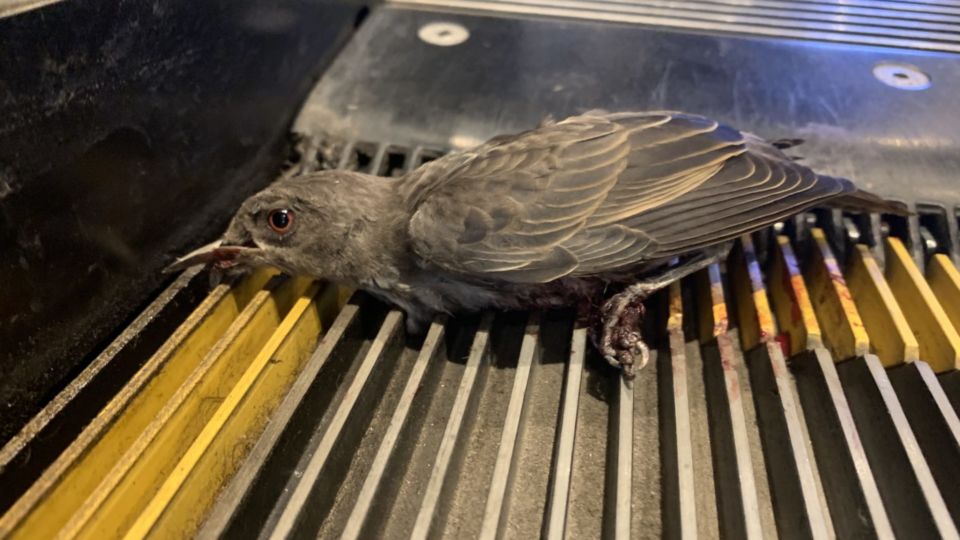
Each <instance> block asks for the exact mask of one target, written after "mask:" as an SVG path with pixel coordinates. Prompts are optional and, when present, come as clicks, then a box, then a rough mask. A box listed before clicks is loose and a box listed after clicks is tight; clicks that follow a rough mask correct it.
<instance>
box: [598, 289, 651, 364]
mask: <svg viewBox="0 0 960 540" xmlns="http://www.w3.org/2000/svg"><path fill="white" fill-rule="evenodd" d="M601 313H602V315H603V321H602V330H601V338H600V343H599V344H598V345H599V346H598V348H599V349H600V353H601V354H603V358H604V359H605V360H606V361H607V363H609V364H610V365H611V366H613V367H615V368H618V369H621V370H622V371H623V376H624V378H625V379H627V380H632V379H633V378H634V376H635V370H636V369H642V368H643V367H644V366H646V365H647V362H648V361H649V360H650V349H649V348H648V347H647V345H646V343H644V342H643V336H642V335H641V334H640V321H641V320H642V319H643V315H644V307H643V296H640V295H631V294H623V295H617V296H614V297H613V298H611V299H610V300H608V301H607V302H606V303H605V304H604V305H603V308H602V309H601Z"/></svg>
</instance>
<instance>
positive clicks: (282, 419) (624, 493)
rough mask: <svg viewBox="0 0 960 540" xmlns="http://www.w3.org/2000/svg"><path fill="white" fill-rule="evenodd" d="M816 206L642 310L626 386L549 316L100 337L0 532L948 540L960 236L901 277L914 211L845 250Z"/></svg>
mask: <svg viewBox="0 0 960 540" xmlns="http://www.w3.org/2000/svg"><path fill="white" fill-rule="evenodd" d="M438 154H439V153H438V152H435V151H429V150H425V149H420V148H418V149H403V148H400V147H396V146H391V145H388V144H379V145H377V144H369V143H358V144H349V145H347V146H346V147H345V148H344V149H343V151H342V153H341V154H340V155H339V157H338V159H337V164H336V165H338V166H342V167H347V168H360V169H363V170H366V171H375V172H379V173H381V174H385V175H395V173H399V172H402V171H403V170H405V169H407V168H409V167H413V166H416V165H418V164H419V163H421V162H422V161H423V160H424V159H429V158H430V156H435V155H438ZM328 165H331V164H328ZM302 166H303V168H305V169H311V168H314V167H316V166H317V164H316V163H314V162H313V156H309V155H308V156H305V160H304V162H303V164H302ZM390 171H393V173H394V174H391V172H390ZM833 217H834V216H833V215H832V214H829V213H827V214H819V217H811V219H810V220H797V221H796V222H795V223H791V224H785V225H784V227H782V228H781V227H777V228H774V229H773V230H771V231H765V232H764V233H762V234H758V235H754V236H752V237H744V238H742V239H741V240H740V242H739V243H738V246H737V248H736V249H735V250H734V251H733V252H732V253H731V256H730V258H729V259H728V260H727V261H725V262H724V263H723V264H718V265H713V266H711V267H710V268H708V269H706V270H704V271H703V272H701V273H699V274H697V275H694V276H691V277H690V278H689V279H686V280H683V281H682V282H679V283H675V284H674V285H672V286H671V287H670V288H669V289H668V290H665V291H662V293H660V294H658V295H657V296H655V297H654V298H652V299H651V300H650V302H649V303H648V316H647V318H646V320H645V323H644V324H645V328H644V331H645V335H646V337H647V340H648V342H649V343H650V344H651V345H652V349H653V358H652V359H651V362H650V365H648V366H647V367H646V368H645V369H643V370H642V371H640V372H639V374H638V376H637V378H636V380H635V381H633V383H632V384H627V383H625V382H624V381H623V380H622V379H621V378H620V377H619V376H618V375H617V373H616V372H614V371H613V370H612V369H611V368H609V367H608V366H607V365H606V364H605V363H604V362H603V361H602V360H600V359H599V358H598V357H597V354H596V353H595V351H594V350H593V349H592V347H591V346H590V344H589V339H588V332H587V330H586V329H585V328H584V327H583V326H582V325H581V324H580V323H579V322H578V321H577V320H576V319H575V317H574V314H573V313H572V311H569V310H557V311H547V312H529V313H528V312H511V313H495V312H485V313H481V314H473V315H464V316H460V317H456V318H453V319H450V320H447V319H444V318H438V319H437V320H435V321H434V322H433V324H432V325H431V326H430V327H429V329H428V331H427V332H426V334H425V335H423V336H406V335H405V333H404V325H403V315H402V313H401V312H399V311H397V310H395V309H391V308H390V307H389V306H384V305H382V304H380V303H378V302H376V301H374V300H373V299H372V298H369V297H367V296H366V295H364V294H363V293H351V292H350V291H340V290H338V289H336V288H335V287H332V286H327V285H324V284H322V283H314V282H310V281H309V280H304V279H285V278H283V277H282V276H272V275H270V274H269V273H257V274H254V275H252V276H250V277H248V278H246V279H245V280H243V281H240V282H238V283H234V284H225V285H221V286H219V287H218V288H216V289H214V290H213V291H212V292H211V293H210V295H209V296H208V297H207V298H206V299H202V300H201V299H196V301H192V302H186V303H185V304H184V306H185V308H186V310H185V311H184V314H183V317H182V318H181V319H180V323H179V326H178V327H177V328H176V329H175V330H171V331H170V332H171V333H170V336H171V337H170V338H169V339H168V340H167V341H166V343H164V344H163V345H161V346H158V347H157V348H156V349H155V350H152V351H149V352H145V351H142V350H139V349H136V346H135V343H136V340H135V339H130V336H125V337H122V340H121V341H118V343H117V344H116V347H108V348H107V350H106V351H105V353H104V356H103V357H102V358H101V359H100V360H99V361H98V362H95V363H94V364H93V365H92V366H91V368H89V369H90V370H91V371H89V372H88V373H85V374H82V375H81V376H80V377H79V378H78V379H77V382H76V383H75V384H74V385H72V386H71V387H70V388H68V389H67V391H66V392H65V394H64V395H63V396H61V397H59V398H58V399H57V400H55V401H54V404H53V405H51V408H49V409H48V410H47V411H45V412H44V413H42V414H41V416H39V417H38V419H37V420H36V421H35V423H34V424H32V426H33V427H31V428H30V429H28V430H25V431H24V432H23V433H21V435H20V436H18V437H17V438H15V439H14V441H13V442H12V443H11V445H8V446H7V447H5V448H4V449H3V450H2V452H0V457H3V461H2V462H0V463H3V464H5V468H4V469H3V470H2V472H0V474H2V475H10V474H13V472H14V471H19V474H20V477H23V478H26V477H29V476H30V474H31V473H30V472H29V471H30V470H31V469H29V466H30V465H31V463H30V461H29V460H28V459H26V457H24V456H27V455H29V453H30V452H31V451H33V450H35V449H38V448H41V447H43V446H46V447H48V449H47V452H46V455H51V456H52V457H50V458H44V459H47V461H46V462H45V463H44V462H41V463H40V464H39V466H37V464H32V465H34V469H32V470H33V471H35V472H34V473H32V474H33V479H32V481H30V482H24V481H19V483H16V484H10V485H14V486H18V487H20V486H22V488H21V489H20V490H19V493H18V494H17V496H16V500H11V501H10V503H9V504H7V505H6V506H4V507H3V515H2V517H0V537H10V538H36V537H46V536H50V535H53V534H57V533H59V534H61V535H63V536H66V537H84V536H87V537H92V536H97V537H104V536H106V537H126V538H145V537H170V536H176V537H184V536H191V535H196V536H198V537H201V538H237V537H242V538H248V537H261V538H302V537H308V536H310V537H321V538H339V537H346V538H367V537H380V536H382V537H387V538H427V537H481V538H529V537H533V536H545V537H548V538H561V537H572V538H593V537H598V536H609V537H618V538H626V537H631V536H634V537H650V536H668V537H683V538H693V537H706V538H719V537H736V538H739V537H749V538H768V537H783V538H793V537H804V538H832V537H841V538H847V537H852V536H874V537H879V538H893V537H895V536H897V537H915V536H918V537H919V536H922V537H942V538H957V537H958V534H957V528H956V523H957V520H958V518H960V503H958V501H960V497H958V495H960V493H958V492H957V486H958V485H960V483H958V482H957V480H958V477H957V475H958V472H957V471H958V470H960V469H958V467H956V464H957V463H958V459H960V421H958V418H957V406H958V403H960V384H958V382H957V371H956V368H957V366H958V359H960V336H958V335H957V325H958V323H960V311H958V309H960V307H958V306H960V304H958V303H955V302H952V301H950V299H954V298H960V272H958V271H957V268H956V267H955V266H954V264H953V263H952V262H951V260H950V258H949V257H948V255H949V254H950V247H949V246H951V245H955V244H953V243H949V242H948V243H944V242H940V243H939V244H935V245H933V246H932V247H933V248H935V250H934V251H931V252H929V253H928V252H924V251H922V250H921V251H920V253H921V259H922V261H923V262H925V263H926V264H925V271H926V275H924V273H922V272H921V270H920V268H919V267H918V265H917V263H916V262H915V257H914V254H915V251H913V250H911V249H910V248H908V247H907V246H911V247H913V245H911V244H909V242H910V238H911V237H912V233H911V229H910V227H916V226H920V225H919V223H920V222H919V221H918V222H917V223H916V224H914V225H910V224H909V223H908V224H907V225H906V227H907V228H906V229H905V230H904V231H898V229H897V225H896V224H895V223H886V222H885V221H884V220H888V219H889V218H886V217H884V218H881V219H880V220H878V221H877V222H876V223H874V225H876V226H877V227H878V228H879V227H880V225H883V224H884V223H886V225H887V226H886V228H887V229H889V230H890V231H892V232H894V233H900V234H902V235H903V238H905V239H906V240H907V242H908V243H907V245H904V242H903V241H902V239H901V238H898V237H896V236H888V237H886V238H885V239H884V240H883V241H882V242H880V243H878V244H877V245H875V246H867V245H864V244H857V243H855V242H852V241H851V239H856V238H858V237H857V236H856V235H853V234H851V231H852V229H850V230H848V229H846V228H841V229H839V230H838V229H837V228H835V227H833V225H832V223H833V222H832V219H833ZM840 217H843V216H840ZM867 221H868V222H869V220H867ZM925 223H927V225H930V224H931V223H932V222H925ZM934 225H935V224H934ZM822 227H823V228H822ZM950 231H956V228H948V229H946V233H945V234H946V235H947V238H948V239H949V240H951V241H952V240H954V239H953V238H952V237H950V236H949V235H951V234H955V233H953V232H950ZM904 232H905V233H906V234H904ZM941 233H942V231H940V232H937V235H941V236H942V234H941ZM868 236H869V235H866V234H865V235H863V236H862V237H860V238H867V237H868ZM934 236H936V235H934ZM876 238H882V233H880V234H878V236H876ZM831 239H833V241H832V242H831ZM936 250H940V251H941V252H938V251H936ZM876 253H882V254H883V261H884V266H883V269H881V265H880V263H879V262H878V260H877V258H876V257H875V254H876ZM839 254H842V257H843V258H840V257H841V255H839ZM204 279H205V276H204V275H203V273H196V272H190V273H187V274H185V275H184V276H183V277H181V278H180V279H178V280H177V282H176V283H175V284H174V285H173V286H172V288H171V290H170V292H169V294H165V295H161V297H160V299H158V302H160V305H158V306H152V307H151V308H150V309H148V311H149V312H150V313H154V314H156V313H167V311H165V310H164V308H163V306H166V305H172V304H170V303H171V302H176V299H178V298H184V297H185V295H187V294H188V293H190V291H194V290H195V289H196V288H197V287H200V286H201V285H198V284H202V283H203V280H204ZM191 294H193V293H191ZM348 295H350V296H349V300H348ZM187 312H190V314H187ZM170 316H172V315H168V316H167V317H160V316H158V315H157V316H153V317H146V318H145V319H144V320H142V321H140V322H138V323H135V326H134V327H133V328H135V329H136V330H137V331H139V332H148V331H150V329H151V328H152V325H160V324H162V328H169V327H170V326H171V323H170V321H169V320H168V319H169V317H170ZM158 328H160V327H158ZM318 334H319V335H318ZM130 347H134V348H133V349H131V348H130ZM124 351H138V354H146V355H147V356H148V357H149V358H148V359H147V360H146V361H145V362H144V363H143V367H142V368H140V370H139V371H138V372H137V373H136V374H135V375H134V376H133V377H132V378H131V379H130V382H129V383H127V385H126V386H125V387H124V388H123V389H121V390H120V391H119V392H117V393H116V394H115V395H114V396H112V397H111V398H110V399H109V400H108V403H107V404H106V405H105V406H103V407H102V408H101V409H99V412H98V413H97V414H96V416H93V417H87V419H86V420H85V421H84V422H85V423H84V424H83V425H85V426H86V427H84V428H83V429H82V430H80V433H79V434H74V433H68V436H66V437H62V438H57V437H55V436H54V437H50V438H43V437H38V436H37V434H38V433H42V432H43V431H42V426H43V425H47V424H49V423H50V422H54V423H57V422H61V423H63V422H65V421H66V420H67V419H68V418H80V417H81V416H78V414H79V413H77V412H75V409H76V407H74V406H72V405H71V404H72V403H73V401H72V400H71V396H80V397H81V398H82V397H83V396H85V395H86V394H85V390H84V389H85V388H87V385H89V384H91V381H96V380H97V377H98V374H99V373H109V372H110V369H111V367H110V366H112V365H113V362H117V361H119V360H118V359H122V358H124V354H125V353H124ZM126 354H131V353H130V352H128V353H126ZM71 411H72V412H71ZM67 414H70V415H72V416H64V415H67ZM51 445H52V446H51Z"/></svg>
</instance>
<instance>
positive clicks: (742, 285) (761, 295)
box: [728, 235, 777, 351]
mask: <svg viewBox="0 0 960 540" xmlns="http://www.w3.org/2000/svg"><path fill="white" fill-rule="evenodd" d="M728 268H729V269H730V287H731V289H732V290H733V294H734V297H736V298H737V300H738V301H737V303H736V308H737V321H738V322H739V323H740V342H741V343H742V344H743V350H745V351H746V350H749V349H752V348H754V347H756V346H757V345H759V344H761V343H766V342H768V341H772V340H773V339H775V338H776V336H777V325H776V321H774V319H773V312H772V311H770V303H769V301H768V300H767V289H766V287H765V286H764V284H763V274H762V273H761V272H760V265H759V264H757V255H756V251H754V248H753V241H752V240H751V239H750V236H749V235H744V236H742V237H740V242H739V243H738V244H737V246H736V248H734V250H733V251H732V252H731V253H730V260H729V262H728Z"/></svg>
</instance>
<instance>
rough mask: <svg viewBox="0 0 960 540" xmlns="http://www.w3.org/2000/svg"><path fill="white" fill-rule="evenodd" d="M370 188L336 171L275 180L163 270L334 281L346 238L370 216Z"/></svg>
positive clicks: (360, 177) (372, 195) (372, 188)
mask: <svg viewBox="0 0 960 540" xmlns="http://www.w3.org/2000/svg"><path fill="white" fill-rule="evenodd" d="M371 191H376V186H373V185H371V182H370V177H365V176H364V175H359V174H355V173H348V172H341V171H327V172H321V173H315V174H310V175H305V176H298V177H294V178H287V179H283V180H280V181H278V182H275V183H274V184H272V185H271V186H269V187H267V188H265V189H264V190H263V191H260V192H259V193H257V194H255V195H253V196H251V197H250V198H248V199H247V200H246V201H244V202H243V204H242V205H241V207H240V209H239V210H238V211H237V213H236V214H235V215H234V216H233V219H232V220H231V222H230V225H229V227H228V228H227V231H226V233H224V235H223V237H222V238H220V239H219V240H217V241H215V242H212V243H210V244H208V245H206V246H203V247H201V248H198V249H196V250H194V251H192V252H190V253H188V254H186V255H184V256H183V257H180V258H179V259H177V260H176V261H175V262H174V263H173V264H171V265H170V266H168V267H167V268H166V269H165V270H164V271H165V272H173V271H176V270H181V269H183V268H188V267H191V266H195V265H199V264H208V263H212V264H213V266H214V268H215V269H216V270H219V271H227V270H230V271H236V270H243V269H247V268H255V267H261V266H273V267H276V268H278V269H280V270H281V271H283V272H285V273H287V274H291V275H305V276H313V277H317V278H331V279H336V278H337V277H338V276H337V274H338V273H340V268H341V267H342V266H343V265H342V261H341V259H342V258H343V257H344V252H345V251H346V250H347V249H348V244H349V243H350V242H351V237H352V236H354V235H355V234H356V233H357V232H358V231H361V230H363V229H364V228H365V227H366V226H367V224H368V223H369V222H370V221H371V220H374V221H375V220H376V215H375V214H374V213H373V212H372V211H371V210H370V208H369V207H370V204H368V203H369V201H370V200H371V199H374V198H376V196H377V194H376V193H371Z"/></svg>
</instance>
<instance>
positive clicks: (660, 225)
mask: <svg viewBox="0 0 960 540" xmlns="http://www.w3.org/2000/svg"><path fill="white" fill-rule="evenodd" d="M794 142H796V141H784V142H778V143H768V142H766V141H764V140H763V139H761V138H759V137H757V136H754V135H751V134H749V133H744V132H740V131H738V130H736V129H734V128H732V127H729V126H726V125H723V124H720V123H718V122H715V121H713V120H710V119H708V118H704V117H702V116H697V115H692V114H684V113H678V112H623V113H613V114H607V113H603V112H590V113H585V114H583V115H580V116H574V117H570V118H567V119H565V120H563V121H560V122H549V123H546V124H544V125H541V126H539V127H537V128H535V129H532V130H530V131H525V132H522V133H517V134H513V135H501V136H498V137H495V138H493V139H491V140H489V141H487V142H486V143H484V144H482V145H480V146H477V147H476V148H474V149H472V150H469V151H464V152H459V153H453V154H449V155H447V156H445V157H442V158H440V159H437V160H434V161H432V162H429V163H427V164H424V165H423V166H421V167H419V168H417V169H416V170H413V171H411V172H410V173H408V174H406V175H404V176H403V177H400V178H381V177H376V176H371V175H367V174H360V173H356V172H345V171H326V172H318V173H311V174H305V175H302V176H295V177H292V178H283V179H281V180H279V181H277V182H275V183H274V184H272V185H271V186H269V187H268V188H266V189H264V190H263V191H261V192H260V193H257V194H256V195H253V196H252V197H250V198H249V199H247V200H246V201H245V202H244V203H243V205H242V207H241V208H240V210H239V211H238V212H237V213H236V215H235V216H234V217H233V220H232V222H231V223H230V225H229V228H228V229H227V231H226V233H225V234H224V236H223V237H222V239H221V240H219V241H217V242H214V243H213V244H210V245H207V246H204V247H202V248H200V249H198V250H196V251H194V252H192V253H190V254H187V255H185V256H184V257H182V258H180V259H179V260H177V261H176V262H175V263H174V264H172V265H171V266H170V267H169V268H168V270H171V271H172V270H176V269H181V268H185V267H188V266H192V265H196V264H205V263H211V262H212V263H214V266H215V267H217V268H219V269H227V268H233V267H237V266H243V267H256V266H274V267H277V268H279V269H281V270H282V271H283V272H285V273H288V274H291V275H308V276H313V277H316V278H323V279H326V280H330V281H332V282H335V283H339V284H342V285H346V286H349V287H354V288H359V289H363V290H366V291H368V292H369V293H371V294H373V295H374V296H376V297H379V298H381V299H384V300H386V301H388V302H391V303H393V304H396V305H397V306H400V307H401V308H403V309H404V310H405V311H406V313H407V324H408V327H409V328H410V329H411V330H416V329H417V328H420V327H422V326H423V325H424V323H426V322H428V321H429V320H431V319H432V317H433V316H434V315H435V314H437V313H456V312H460V311H473V310H480V309H483V308H506V309H517V308H546V307H553V306H563V305H572V304H579V305H581V306H582V305H592V304H587V303H589V302H592V301H593V300H597V299H602V297H603V296H604V295H605V294H606V292H607V291H610V292H611V293H613V294H612V296H610V297H609V298H607V299H605V301H604V302H603V303H602V306H601V307H600V309H599V312H598V313H595V315H598V316H599V318H598V322H599V324H598V325H597V326H596V327H595V328H594V329H593V333H592V335H593V337H594V340H593V341H594V344H595V345H596V346H597V348H598V349H599V350H600V352H601V353H602V355H603V356H604V357H605V358H606V360H607V361H608V362H610V363H611V364H613V365H615V366H618V367H622V368H623V371H624V374H625V375H626V376H627V377H632V375H633V370H634V368H635V367H642V366H643V365H644V364H645V363H646V361H647V358H648V356H649V355H648V350H647V347H646V346H645V345H644V343H643V340H642V339H641V335H640V329H639V324H638V323H639V321H640V318H641V317H642V315H643V306H642V301H643V300H644V299H645V298H646V297H647V296H648V295H649V294H651V293H652V292H654V291H656V290H658V289H660V288H662V287H664V286H666V285H668V284H669V283H671V282H672V281H674V280H677V279H680V278H682V277H683V276H685V275H687V274H690V273H692V272H694V271H696V270H698V269H701V268H704V267H706V266H707V265H709V264H711V263H713V262H715V261H718V260H720V259H721V258H722V257H724V256H725V254H726V253H727V251H728V250H729V246H730V245H731V243H732V241H733V240H734V239H735V238H737V237H738V236H740V235H742V234H745V233H750V232H752V231H756V230H758V229H761V228H764V227H767V226H769V225H771V224H774V223H776V222H778V221H781V220H784V219H786V218H788V217H790V216H791V215H793V214H796V213H798V212H801V211H803V210H805V209H808V208H810V207H813V206H819V205H832V206H838V207H844V208H848V209H853V210H857V211H882V212H895V213H904V212H905V207H904V206H903V205H901V204H899V203H894V202H889V201H886V200H884V199H882V198H880V197H877V196H875V195H872V194H870V193H867V192H864V191H862V190H858V189H857V187H856V186H855V185H854V184H853V183H852V182H850V181H849V180H846V179H842V178H835V177H831V176H824V175H819V174H817V173H815V172H813V171H812V170H810V169H809V168H807V167H805V166H803V165H801V164H799V163H797V162H796V161H795V160H793V159H791V158H790V157H788V156H787V155H785V154H784V153H783V152H782V151H781V150H782V148H783V147H786V146H789V145H791V144H793V143H794Z"/></svg>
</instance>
